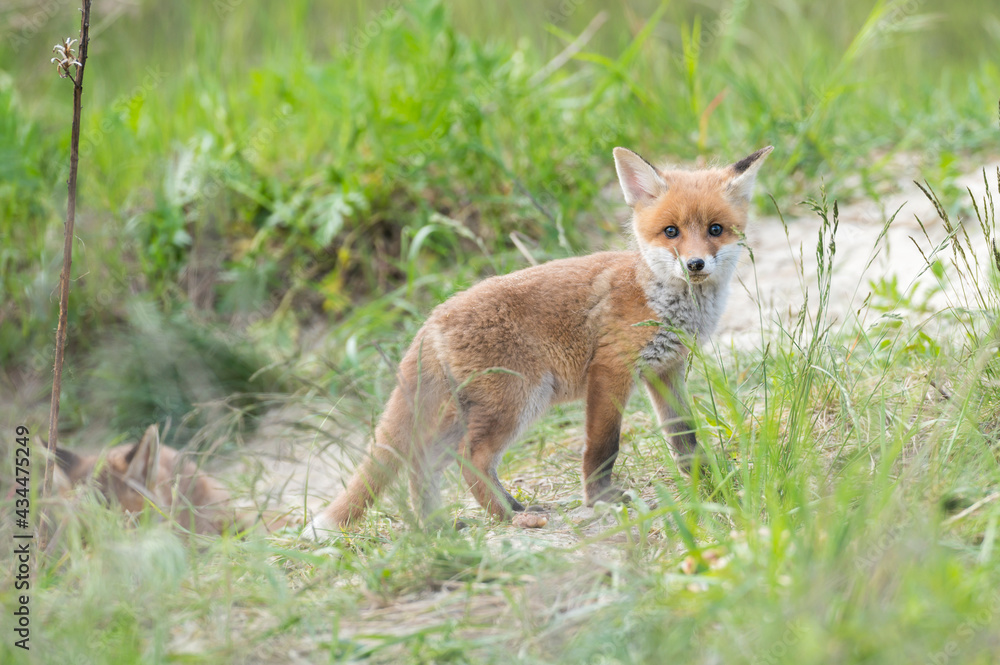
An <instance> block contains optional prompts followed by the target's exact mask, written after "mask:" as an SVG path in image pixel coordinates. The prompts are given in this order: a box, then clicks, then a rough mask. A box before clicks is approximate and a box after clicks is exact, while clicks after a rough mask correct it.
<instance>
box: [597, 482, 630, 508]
mask: <svg viewBox="0 0 1000 665" xmlns="http://www.w3.org/2000/svg"><path fill="white" fill-rule="evenodd" d="M631 500H632V497H631V496H629V495H628V494H627V493H626V492H625V491H624V490H622V489H620V488H618V487H615V486H614V485H609V486H607V487H605V488H603V489H600V490H596V491H592V492H587V505H588V506H591V507H592V506H593V505H594V504H595V503H597V502H598V501H603V502H604V503H628V502H629V501H631Z"/></svg>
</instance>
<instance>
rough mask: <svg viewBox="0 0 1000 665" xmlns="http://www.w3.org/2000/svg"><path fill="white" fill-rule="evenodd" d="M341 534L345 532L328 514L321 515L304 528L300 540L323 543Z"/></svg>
mask: <svg viewBox="0 0 1000 665" xmlns="http://www.w3.org/2000/svg"><path fill="white" fill-rule="evenodd" d="M341 533H343V532H342V530H341V529H340V527H339V526H338V525H337V522H336V521H335V520H333V519H331V518H330V517H329V516H327V514H326V513H320V514H319V515H317V516H316V517H314V518H313V519H312V520H311V521H310V522H309V523H308V524H306V525H305V527H303V529H302V533H301V534H299V538H300V539H301V540H304V541H306V542H312V543H322V542H325V541H328V540H331V539H333V537H334V536H336V535H340V534H341Z"/></svg>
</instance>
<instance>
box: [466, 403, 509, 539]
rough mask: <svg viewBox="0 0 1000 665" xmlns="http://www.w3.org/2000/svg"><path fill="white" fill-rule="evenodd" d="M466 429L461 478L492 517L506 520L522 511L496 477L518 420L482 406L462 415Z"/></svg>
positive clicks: (473, 407) (476, 406)
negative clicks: (464, 418) (514, 513)
mask: <svg viewBox="0 0 1000 665" xmlns="http://www.w3.org/2000/svg"><path fill="white" fill-rule="evenodd" d="M465 417H466V421H467V425H466V426H467V430H466V432H465V438H464V439H463V442H462V459H461V461H460V464H461V465H462V476H463V477H464V478H465V482H466V483H467V484H468V485H469V490H471V491H472V495H473V496H474V497H476V501H478V502H479V505H481V506H482V507H483V508H485V509H486V512H488V513H489V514H490V515H492V516H493V517H497V518H499V519H506V518H508V517H510V514H511V513H512V512H521V511H523V510H524V506H522V505H521V504H520V503H519V502H518V501H517V500H516V499H514V497H512V496H511V495H510V492H508V491H507V490H506V489H504V487H503V485H501V484H500V479H499V478H498V477H497V466H498V465H499V464H500V458H501V457H503V452H504V450H505V449H506V448H507V446H508V445H510V444H511V442H512V441H513V440H514V438H515V437H516V436H517V434H518V429H519V428H518V426H517V417H516V415H514V416H513V417H512V416H511V415H509V414H507V413H503V412H501V413H496V412H494V410H493V409H490V408H488V407H485V406H483V405H478V404H477V405H474V406H472V407H471V408H469V409H468V410H467V411H466V412H465Z"/></svg>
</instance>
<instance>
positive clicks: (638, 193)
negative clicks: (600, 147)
mask: <svg viewBox="0 0 1000 665" xmlns="http://www.w3.org/2000/svg"><path fill="white" fill-rule="evenodd" d="M613 153H614V156H615V170H616V171H618V182H619V183H620V184H621V186H622V193H623V194H625V203H627V204H628V205H630V206H632V207H633V208H634V207H635V206H636V205H638V204H641V203H648V202H650V201H652V200H653V199H655V198H656V197H658V196H660V195H661V194H665V193H666V191H667V183H666V182H664V180H663V177H662V176H660V174H659V173H658V172H657V171H656V169H655V168H653V165H652V164H650V163H649V162H647V161H646V160H645V159H643V158H642V157H640V156H639V155H637V154H635V153H634V152H632V151H631V150H627V149H626V148H615V149H614V151H613Z"/></svg>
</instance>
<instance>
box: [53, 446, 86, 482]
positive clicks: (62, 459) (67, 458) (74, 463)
mask: <svg viewBox="0 0 1000 665" xmlns="http://www.w3.org/2000/svg"><path fill="white" fill-rule="evenodd" d="M82 463H83V458H82V457H80V456H79V455H77V454H76V453H74V452H71V451H69V450H66V449H65V448H59V447H58V446H57V447H56V464H57V465H58V466H59V468H60V469H62V471H64V472H65V473H67V474H70V475H72V474H73V471H74V470H76V469H77V467H79V466H80V465H81V464H82Z"/></svg>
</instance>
